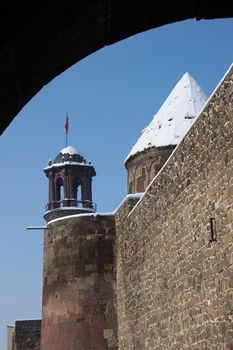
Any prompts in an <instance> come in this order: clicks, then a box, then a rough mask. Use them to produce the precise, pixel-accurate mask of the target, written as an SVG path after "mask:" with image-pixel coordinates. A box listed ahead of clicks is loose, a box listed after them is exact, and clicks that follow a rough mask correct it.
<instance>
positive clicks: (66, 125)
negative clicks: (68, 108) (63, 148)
mask: <svg viewBox="0 0 233 350" xmlns="http://www.w3.org/2000/svg"><path fill="white" fill-rule="evenodd" d="M65 129H66V135H67V134H68V130H69V119H68V113H66V122H65Z"/></svg>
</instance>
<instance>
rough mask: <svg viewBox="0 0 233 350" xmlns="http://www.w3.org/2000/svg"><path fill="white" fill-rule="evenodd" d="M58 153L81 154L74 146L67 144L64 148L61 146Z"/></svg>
mask: <svg viewBox="0 0 233 350" xmlns="http://www.w3.org/2000/svg"><path fill="white" fill-rule="evenodd" d="M60 153H62V154H67V153H68V154H70V155H74V154H78V155H80V156H83V155H82V153H81V152H79V151H78V150H77V149H76V148H74V147H73V146H67V147H65V148H63V149H62V150H61V151H60Z"/></svg>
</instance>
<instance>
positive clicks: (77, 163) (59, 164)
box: [44, 161, 92, 170]
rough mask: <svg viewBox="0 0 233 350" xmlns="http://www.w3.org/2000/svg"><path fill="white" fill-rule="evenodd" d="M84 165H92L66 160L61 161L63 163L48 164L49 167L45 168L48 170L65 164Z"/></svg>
mask: <svg viewBox="0 0 233 350" xmlns="http://www.w3.org/2000/svg"><path fill="white" fill-rule="evenodd" d="M66 164H67V165H83V166H92V165H91V164H88V163H84V162H82V163H79V162H69V161H65V162H61V163H52V164H51V165H48V166H47V167H45V168H44V170H48V169H52V168H57V167H60V166H64V165H66Z"/></svg>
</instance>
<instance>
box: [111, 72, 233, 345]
mask: <svg viewBox="0 0 233 350" xmlns="http://www.w3.org/2000/svg"><path fill="white" fill-rule="evenodd" d="M232 76H233V68H231V70H230V71H229V72H228V74H227V75H226V77H225V79H224V80H223V81H222V83H221V84H220V86H219V87H218V88H217V90H216V91H215V93H214V95H213V96H212V98H211V100H210V101H209V103H208V105H207V106H206V108H205V109H204V110H203V112H202V114H201V116H200V117H199V118H198V120H197V121H196V122H195V124H194V125H193V127H192V128H191V129H190V131H189V132H188V134H187V135H186V137H185V138H184V139H183V141H182V142H181V144H180V145H179V147H178V148H177V149H176V151H175V152H174V153H173V156H172V157H171V158H170V160H169V161H168V163H167V164H166V167H165V168H164V169H163V171H162V172H160V174H159V175H158V176H157V177H156V178H155V180H154V181H153V183H152V184H151V186H150V187H149V189H148V190H147V192H146V194H145V195H144V197H143V198H142V199H141V200H140V201H139V202H138V204H137V205H136V207H134V209H133V210H132V211H131V213H130V214H128V203H127V200H126V201H125V202H124V203H123V204H122V205H121V207H120V208H119V209H118V211H117V213H116V261H117V310H118V340H119V350H152V349H153V350H161V349H169V350H178V349H187V350H191V349H192V350H200V349H203V350H204V349H205V350H208V349H209V350H210V349H211V350H232V349H233V328H232V320H233V288H232V287H233V268H232V263H233V249H232V248H233V244H232V230H233V201H232V197H233V170H232V165H233V127H232V117H233V103H232V101H233V78H232ZM211 218H214V219H215V223H216V232H217V241H211V232H210V219H211Z"/></svg>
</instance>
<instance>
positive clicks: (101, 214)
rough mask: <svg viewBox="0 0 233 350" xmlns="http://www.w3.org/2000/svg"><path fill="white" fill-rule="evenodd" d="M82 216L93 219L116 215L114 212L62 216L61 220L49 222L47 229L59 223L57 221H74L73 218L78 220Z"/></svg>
mask: <svg viewBox="0 0 233 350" xmlns="http://www.w3.org/2000/svg"><path fill="white" fill-rule="evenodd" d="M81 216H93V217H97V216H114V213H112V212H107V213H98V212H95V213H84V214H74V215H67V216H62V217H60V218H56V219H53V220H50V221H49V222H47V228H48V225H49V224H52V223H53V222H57V221H63V220H67V219H72V218H78V217H81Z"/></svg>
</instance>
